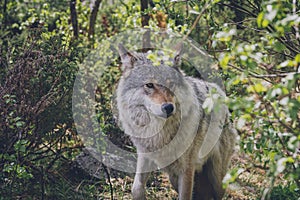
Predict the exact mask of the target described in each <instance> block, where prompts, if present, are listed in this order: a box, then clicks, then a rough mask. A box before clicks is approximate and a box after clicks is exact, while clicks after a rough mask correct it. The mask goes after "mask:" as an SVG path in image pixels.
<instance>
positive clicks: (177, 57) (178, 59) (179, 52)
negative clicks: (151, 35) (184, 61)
mask: <svg viewBox="0 0 300 200" xmlns="http://www.w3.org/2000/svg"><path fill="white" fill-rule="evenodd" d="M174 49H175V56H174V59H173V66H174V67H179V66H180V65H181V55H182V51H183V43H182V42H180V43H178V44H177V45H175V47H174Z"/></svg>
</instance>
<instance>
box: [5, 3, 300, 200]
mask: <svg viewBox="0 0 300 200" xmlns="http://www.w3.org/2000/svg"><path fill="white" fill-rule="evenodd" d="M141 5H144V6H142V7H141ZM145 5H146V6H145ZM0 10H1V12H0V38H1V39H0V116H1V117H0V138H1V140H0V199H105V198H110V196H111V195H114V196H115V197H117V198H118V197H126V196H127V195H128V193H129V191H130V189H128V187H127V186H124V185H126V180H125V183H124V180H122V181H121V180H119V181H118V182H117V183H116V184H117V185H118V184H121V185H122V184H123V185H122V187H119V186H115V188H112V183H111V181H110V180H109V183H108V182H107V179H108V178H109V177H107V178H106V179H104V180H103V179H96V178H95V177H90V176H88V174H84V173H83V172H82V171H79V172H78V170H74V169H73V168H74V167H73V161H74V159H75V158H76V155H78V154H79V153H80V152H81V150H82V149H83V147H84V144H83V143H82V142H81V140H80V138H79V137H78V135H77V133H76V130H75V127H74V122H73V119H72V104H71V103H72V90H73V84H74V80H75V77H76V72H77V71H78V65H79V64H80V63H82V62H83V61H84V59H85V57H86V56H87V55H88V54H89V52H90V51H91V49H94V48H97V47H98V46H99V45H100V44H101V42H102V41H104V40H106V39H107V38H109V37H111V36H113V35H116V34H118V33H120V32H122V31H125V30H128V29H131V28H136V27H141V26H142V25H143V26H148V27H152V28H156V29H158V28H164V29H169V30H174V31H176V32H179V33H181V34H182V35H188V36H189V37H190V38H192V39H193V40H195V41H196V42H198V43H199V44H200V45H201V46H202V47H203V49H205V50H206V51H207V52H208V53H209V54H210V55H212V57H213V58H214V59H215V61H216V62H217V63H218V64H217V65H216V66H214V68H216V69H217V70H218V71H219V73H220V74H221V75H222V78H223V80H224V83H225V88H226V92H227V94H228V96H229V98H228V101H227V104H228V105H229V108H230V109H231V111H232V120H233V121H234V122H235V124H236V127H237V129H238V131H239V138H240V140H239V153H238V155H239V156H238V158H237V159H234V164H233V166H232V168H231V169H232V170H231V171H230V172H229V173H228V175H227V176H226V179H225V180H224V186H228V185H230V184H235V183H237V182H239V181H241V177H242V175H243V174H245V173H248V172H251V173H252V175H253V174H255V170H258V169H259V170H262V173H261V179H260V180H258V182H264V184H260V183H256V186H254V184H253V183H252V180H251V177H250V178H249V177H248V178H247V180H248V181H246V183H244V185H243V184H241V183H240V185H242V187H251V188H252V190H254V191H252V190H250V191H252V192H253V193H256V194H257V196H255V198H258V199H297V198H299V193H300V192H299V187H300V183H299V179H300V177H299V176H300V170H299V157H300V155H299V141H300V134H299V133H300V111H299V110H300V74H299V72H300V67H299V66H300V65H299V64H300V36H299V34H300V32H299V23H300V14H299V12H300V2H299V1H296V0H266V1H262V0H246V1H242V0H235V1H234V0H227V1H221V0H213V1H196V0H190V1H181V0H163V1H158V0H141V1H133V0H68V1H67V0H62V1H58V0H55V1H50V0H1V1H0ZM142 16H143V17H142ZM104 53H105V52H104ZM116 63H117V60H115V61H114V62H112V65H114V67H112V68H110V69H107V70H105V73H104V74H103V79H102V82H100V83H99V86H98V87H97V101H98V102H99V104H98V106H97V113H98V118H99V119H100V121H101V122H102V123H103V124H102V125H101V128H102V130H103V132H104V134H106V135H109V136H110V138H111V140H113V141H114V142H115V143H119V144H120V145H124V146H126V148H131V147H130V141H128V139H126V138H122V132H121V131H120V130H119V129H118V128H116V123H115V122H114V119H113V115H112V113H111V99H112V90H113V89H114V87H115V82H116V81H117V80H118V77H119V75H120V72H119V68H118V64H116ZM120 138H122V139H123V140H120ZM106 172H107V170H106ZM256 172H258V171H256ZM251 173H250V176H251ZM107 174H108V175H109V173H107ZM108 175H107V176H108ZM253 176H254V175H253ZM257 185H258V186H257ZM120 188H121V189H120ZM253 188H254V189H253ZM112 189H113V190H112ZM118 189H119V190H118ZM113 192H114V194H111V193H113ZM167 192H169V191H167ZM153 193H156V192H155V191H154V192H153ZM165 193H166V191H165ZM108 194H109V195H108ZM153 195H154V194H153ZM164 195H165V194H164ZM248 195H250V194H248ZM165 197H166V196H165ZM153 198H155V197H153ZM227 198H228V199H230V198H231V199H248V198H247V194H245V195H244V196H243V197H239V196H234V195H232V196H228V197H227ZM249 199H250V197H249Z"/></svg>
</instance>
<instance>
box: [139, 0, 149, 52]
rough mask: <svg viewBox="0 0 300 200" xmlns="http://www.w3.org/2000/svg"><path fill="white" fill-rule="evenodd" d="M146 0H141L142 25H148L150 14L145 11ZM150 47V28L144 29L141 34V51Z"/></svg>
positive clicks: (146, 6) (146, 7)
mask: <svg viewBox="0 0 300 200" xmlns="http://www.w3.org/2000/svg"><path fill="white" fill-rule="evenodd" d="M148 3H149V1H148V0H141V17H142V27H145V26H149V19H150V16H149V14H148V13H145V12H147V9H148ZM149 48H151V44H150V30H148V31H146V32H145V33H144V35H143V51H147V50H148V49H149Z"/></svg>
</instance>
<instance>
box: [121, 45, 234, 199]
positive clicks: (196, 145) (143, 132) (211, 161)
mask: <svg viewBox="0 0 300 200" xmlns="http://www.w3.org/2000/svg"><path fill="white" fill-rule="evenodd" d="M179 46H180V45H179ZM181 52H182V50H181V48H178V49H177V50H176V51H175V56H174V58H172V59H171V60H170V62H161V63H160V64H159V66H155V65H154V64H153V61H151V60H150V59H148V58H147V57H148V55H149V54H147V53H138V52H131V51H128V50H127V49H125V48H124V47H123V46H122V45H119V54H120V57H121V62H122V76H121V78H120V81H119V84H118V88H117V98H116V101H117V107H118V112H119V120H120V122H121V125H122V127H123V129H124V131H125V133H126V134H128V135H130V138H131V140H132V142H133V144H134V145H135V146H136V149H137V153H138V158H137V168H136V175H135V178H134V183H133V187H132V196H133V199H146V193H145V185H146V182H147V178H148V175H149V173H150V170H147V169H150V168H149V166H150V165H155V166H157V169H162V170H164V171H165V172H167V173H168V175H169V179H170V182H171V184H172V186H173V187H174V188H175V190H176V191H177V192H178V195H179V199H180V200H189V199H221V198H222V196H223V195H224V189H223V187H222V180H223V177H224V176H225V174H226V171H227V168H228V165H229V163H230V159H231V156H232V154H233V152H234V146H235V138H236V131H235V129H234V128H233V125H232V124H231V122H230V119H229V118H230V113H229V111H228V109H227V107H224V109H223V111H222V112H220V113H218V114H217V115H212V114H210V113H206V112H205V111H204V109H203V108H202V105H203V103H204V101H205V99H206V97H207V95H208V94H209V92H210V91H212V90H214V91H216V92H217V93H218V94H219V95H220V96H225V94H224V92H223V91H222V90H221V89H220V88H219V87H218V86H217V85H216V84H213V83H209V82H206V81H204V80H200V79H196V78H193V77H189V76H186V75H185V74H184V73H183V72H181V71H180V70H179V69H178V68H179V67H180V63H181ZM210 126H211V127H212V128H209V127H210ZM218 129H219V130H220V131H219V132H220V133H217V132H218V131H217V130H218ZM189 138H192V139H191V140H190V139H189ZM205 138H208V140H206V139H205ZM186 141H190V142H189V143H190V144H189V143H187V142H186ZM207 141H210V142H209V144H207ZM172 144H175V145H173V146H172ZM211 144H213V145H211ZM205 145H206V147H207V148H210V150H209V152H206V153H204V154H202V155H201V151H202V152H203V149H202V150H201V147H204V146H205ZM168 146H170V147H169V148H165V147H168ZM164 148H165V149H167V150H164V151H162V149H164ZM179 149H181V150H184V151H183V152H181V150H179ZM151 152H154V154H151ZM157 152H159V153H157ZM204 152H205V150H204ZM149 153H150V154H149ZM149 155H150V156H149ZM151 155H156V156H151ZM172 156H173V157H175V159H174V161H173V162H172V163H165V160H168V159H169V157H172ZM171 160H172V159H171Z"/></svg>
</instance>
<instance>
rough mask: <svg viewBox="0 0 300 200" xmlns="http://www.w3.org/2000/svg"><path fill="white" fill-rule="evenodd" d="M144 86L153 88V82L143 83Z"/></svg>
mask: <svg viewBox="0 0 300 200" xmlns="http://www.w3.org/2000/svg"><path fill="white" fill-rule="evenodd" d="M145 86H146V87H147V88H154V85H153V83H147V84H145Z"/></svg>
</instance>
